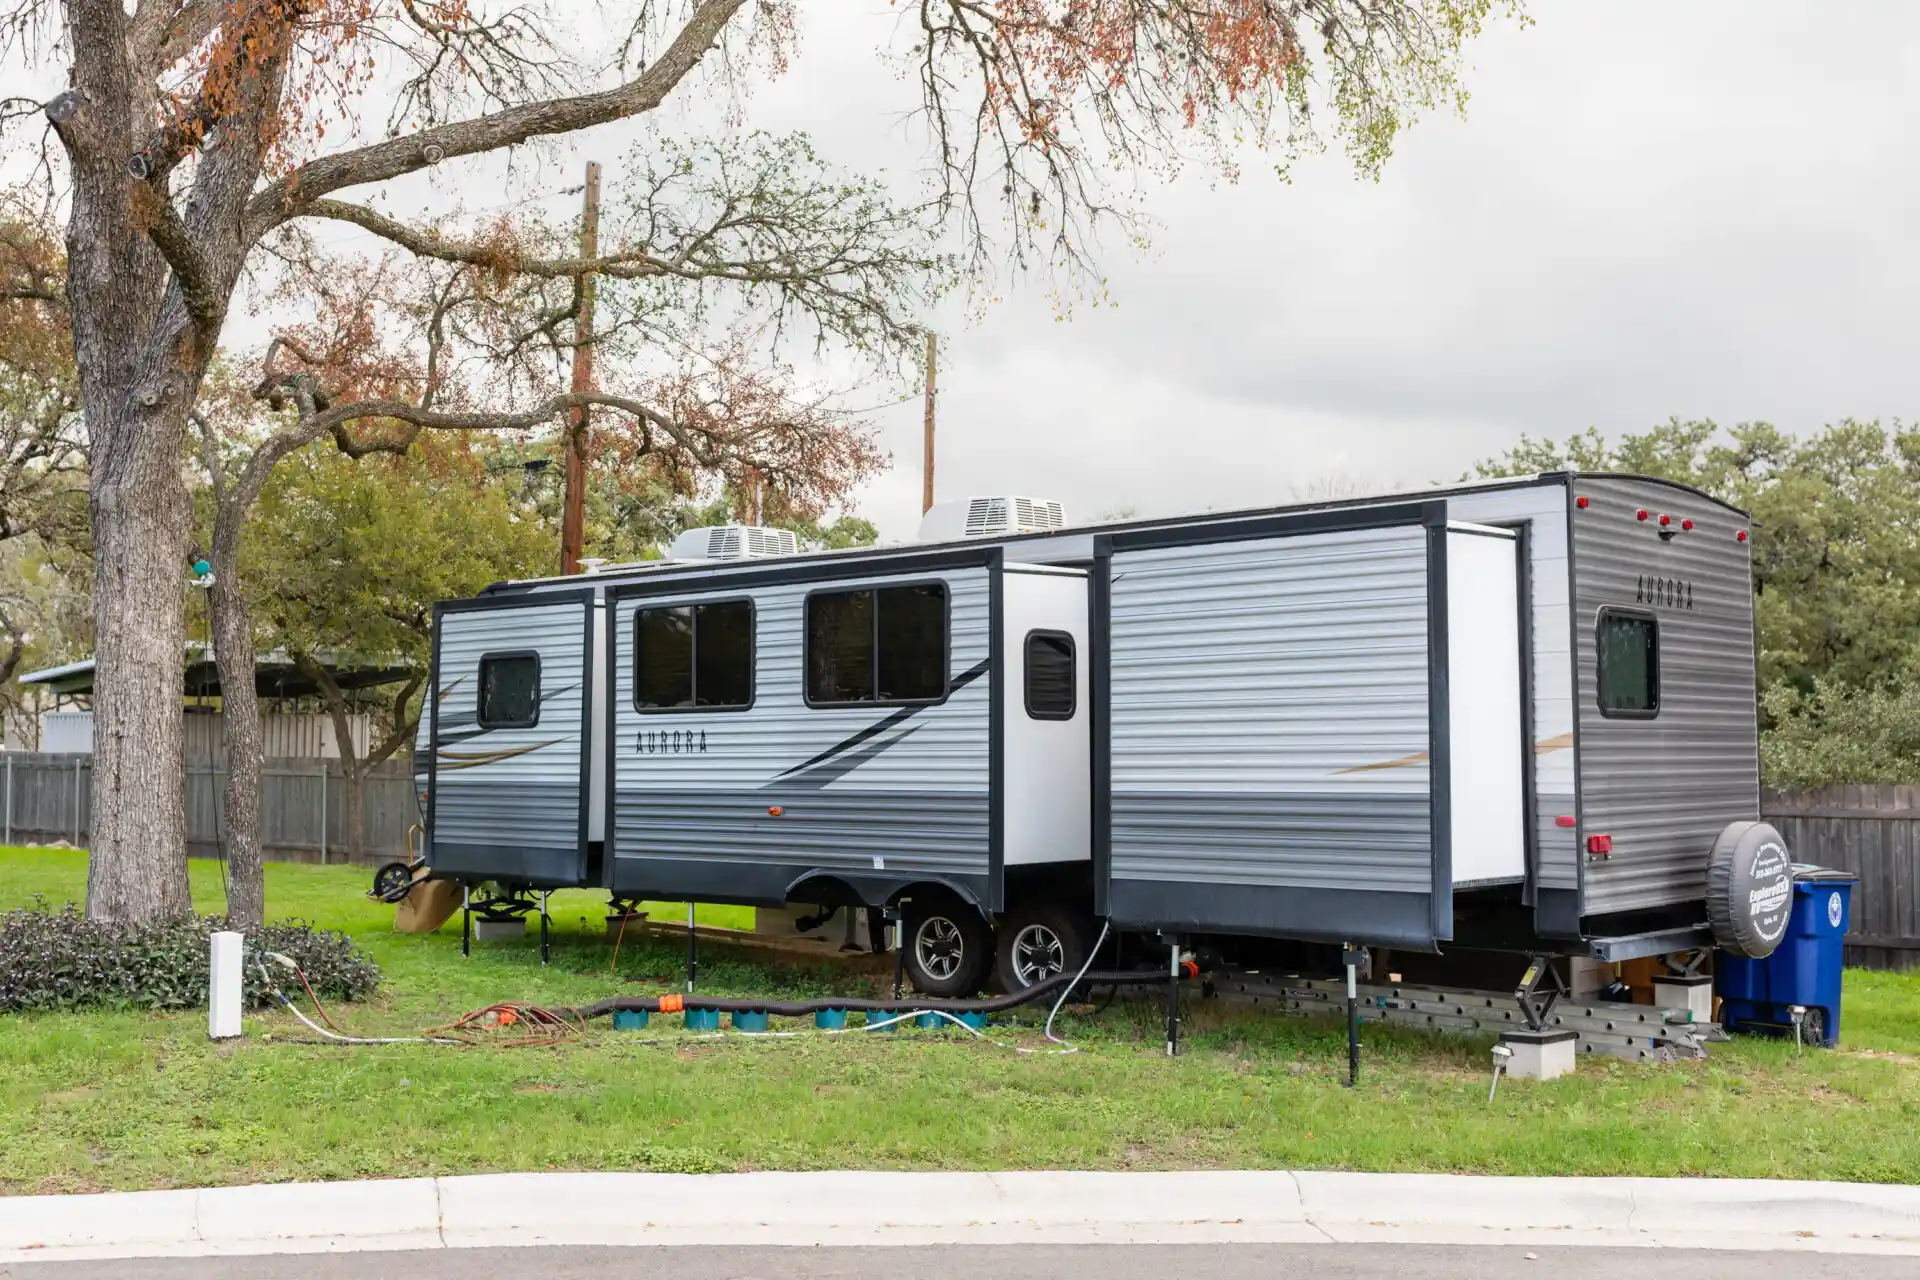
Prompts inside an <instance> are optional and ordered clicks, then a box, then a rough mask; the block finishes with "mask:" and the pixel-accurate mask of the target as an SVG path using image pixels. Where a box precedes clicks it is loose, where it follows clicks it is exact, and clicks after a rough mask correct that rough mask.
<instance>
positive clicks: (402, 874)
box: [373, 862, 413, 902]
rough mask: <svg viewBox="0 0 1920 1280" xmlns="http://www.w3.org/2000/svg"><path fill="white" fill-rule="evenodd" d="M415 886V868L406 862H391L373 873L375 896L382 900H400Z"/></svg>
mask: <svg viewBox="0 0 1920 1280" xmlns="http://www.w3.org/2000/svg"><path fill="white" fill-rule="evenodd" d="M411 888H413V868H412V867H410V866H408V865H407V864H406V863H404V862H389V863H387V864H385V865H384V866H382V867H381V868H380V869H379V870H378V871H376V872H374V873H373V896H374V897H376V898H378V899H380V900H381V901H382V902H398V901H400V899H402V898H404V897H406V896H407V890H409V889H411Z"/></svg>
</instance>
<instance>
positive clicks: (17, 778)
mask: <svg viewBox="0 0 1920 1280" xmlns="http://www.w3.org/2000/svg"><path fill="white" fill-rule="evenodd" d="M0 757H4V760H5V764H4V767H5V770H6V777H5V782H4V785H0V792H4V795H5V818H4V821H5V832H4V836H5V839H4V843H6V844H59V843H62V842H64V843H67V844H71V845H75V846H79V847H84V846H85V845H86V843H87V837H88V835H89V830H88V812H89V810H90V809H91V808H92V791H93V757H92V756H90V755H52V754H46V753H42V752H26V751H4V752H0ZM225 782H226V770H225V768H224V767H223V766H222V765H220V764H218V763H211V764H209V765H192V766H189V767H188V769H187V840H188V844H189V847H190V849H191V851H192V852H193V854H194V855H195V856H198V857H217V856H218V855H219V852H220V846H221V832H220V820H221V810H220V797H221V793H222V790H223V788H224V785H225ZM262 782H263V785H262V794H261V797H260V825H261V839H262V842H263V844H264V845H265V852H266V856H267V857H268V858H269V859H272V860H274V861H278V862H321V863H325V862H344V861H346V859H347V847H348V845H347V832H346V820H347V793H346V782H345V779H344V776H343V775H342V773H341V766H340V761H339V760H337V759H336V760H325V759H273V760H269V761H267V764H266V769H265V773H264V777H263V780H262ZM365 787H366V792H365V796H364V798H363V801H362V803H363V804H364V806H365V821H366V832H367V849H366V859H365V860H366V861H368V862H376V863H377V862H386V861H389V860H391V859H394V858H401V857H405V856H406V852H407V832H408V829H409V828H410V827H412V826H413V825H414V823H416V822H418V821H419V808H418V805H417V804H416V802H415V798H414V792H413V777H412V763H411V762H410V761H407V760H388V761H385V762H383V763H381V764H378V765H375V766H374V768H373V770H372V773H371V775H370V776H369V777H368V778H367V780H366V783H365ZM1761 810H1762V812H1763V813H1764V814H1765V815H1766V817H1767V820H1768V821H1770V822H1772V823H1773V824H1774V825H1775V826H1777V827H1778V828H1780V833H1781V834H1782V835H1783V836H1785V837H1786V839H1787V847H1788V848H1789V849H1791V850H1792V851H1793V855H1794V857H1795V858H1796V859H1797V860H1799V861H1801V862H1812V863H1818V864H1819V865H1821V866H1825V867H1836V868H1838V869H1840V870H1842V871H1850V872H1852V873H1853V874H1854V875H1856V876H1858V877H1859V878H1860V887H1859V888H1858V889H1857V890H1856V891H1855V893H1854V896H1853V922H1852V927H1851V929H1850V931H1849V932H1848V934H1847V963H1848V964H1851V965H1860V966H1864V967H1866V968H1870V969H1904V968H1908V967H1913V966H1920V787H1884V786H1879V787H1828V788H1826V789H1824V790H1821V791H1814V792H1807V793H1803V794H1797V795H1784V794H1774V793H1768V794H1767V795H1766V796H1765V797H1764V798H1763V799H1762V802H1761Z"/></svg>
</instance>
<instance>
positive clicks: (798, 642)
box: [612, 566, 994, 876]
mask: <svg viewBox="0 0 1920 1280" xmlns="http://www.w3.org/2000/svg"><path fill="white" fill-rule="evenodd" d="M849 567H850V569H851V568H853V566H849ZM934 580H938V581H942V582H944V583H945V584H946V586H947V592H948V609H949V635H948V657H947V662H948V677H949V679H950V680H952V681H954V682H956V683H958V682H960V681H961V680H962V679H965V678H966V677H967V674H968V673H969V672H970V671H973V669H974V668H984V666H985V664H986V662H987V658H988V653H989V647H990V635H989V630H988V625H987V617H988V609H989V599H988V582H989V577H988V572H987V570H986V569H984V568H975V569H965V570H949V571H945V572H939V573H933V574H914V575H885V574H881V575H867V576H860V575H857V574H855V575H852V576H849V577H848V578H846V579H836V580H833V581H830V582H816V583H812V584H782V585H774V586H764V585H763V586H757V587H751V588H746V589H734V590H725V589H717V590H716V589H709V590H699V589H697V585H703V584H689V589H688V590H686V591H685V592H672V593H668V594H653V595H648V596H646V597H642V598H625V599H621V600H619V601H617V602H616V606H615V610H614V627H613V629H614V655H615V656H614V668H613V673H612V674H613V679H612V686H613V693H614V704H613V705H614V716H615V725H614V730H615V731H614V779H615V791H616V799H615V804H616V812H615V820H614V845H615V851H616V854H617V856H618V857H619V858H620V859H622V860H623V861H624V860H627V859H662V860H673V859H686V858H697V859H703V860H707V861H710V862H719V863H750V864H758V865H760V866H762V867H769V866H779V867H797V868H802V869H807V870H821V871H844V872H849V873H853V872H866V873H871V872H875V871H885V872H888V873H894V872H902V871H908V872H928V873H939V872H952V873H957V874H963V875H979V876H984V875H985V874H986V872H987V863H988V848H987V844H988V832H987V826H988V824H987V816H988V778H989V768H990V758H991V757H990V752H989V750H988V745H989V720H990V715H991V690H992V688H993V683H994V682H993V680H992V678H991V675H990V673H987V672H985V671H984V670H980V671H973V675H972V677H971V678H970V679H967V680H966V683H965V684H964V685H963V686H962V687H959V688H956V689H954V690H953V691H952V692H951V693H950V694H949V695H948V698H947V700H946V701H945V702H943V703H940V704H937V705H931V706H925V707H920V708H912V709H909V708H897V707H888V706H875V707H859V706H853V707H831V708H820V707H809V706H808V705H807V704H806V699H805V668H804V637H805V631H806V615H805V602H806V597H807V596H808V595H809V594H810V593H811V592H814V591H838V590H846V589H849V588H854V587H860V586H886V585H893V584H906V583H914V582H927V581H934ZM742 596H747V597H750V598H751V599H752V600H753V603H754V636H755V643H754V703H753V706H752V708H751V709H750V710H747V711H732V712H729V711H707V712H701V711H684V712H682V711H675V712H656V713H642V712H640V711H639V710H638V709H636V708H635V706H634V701H633V698H634V694H633V679H634V672H633V652H634V648H633V628H634V613H635V611H636V610H638V609H640V608H645V607H656V606H660V605H667V604H688V603H697V602H699V601H702V600H723V599H738V598H741V597H742ZM882 726H884V727H882ZM876 727H878V728H879V732H877V733H873V734H872V735H871V736H870V737H867V738H864V739H861V740H860V741H859V742H857V743H855V744H854V745H852V746H846V747H845V749H843V750H838V751H836V748H842V747H843V746H844V745H845V744H848V743H849V741H850V740H852V739H854V738H856V736H857V735H861V734H863V733H866V732H868V731H870V730H874V729H876ZM816 758H820V759H819V761H818V763H817V764H816V765H814V766H813V767H811V768H809V767H807V766H808V762H809V761H814V760H816ZM775 807H777V808H779V809H780V813H779V815H777V816H776V815H774V814H772V813H771V812H770V809H772V808H775ZM623 874H625V873H623Z"/></svg>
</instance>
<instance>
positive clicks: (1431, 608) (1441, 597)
mask: <svg viewBox="0 0 1920 1280" xmlns="http://www.w3.org/2000/svg"><path fill="white" fill-rule="evenodd" d="M1426 524H1427V798H1428V801H1429V802H1430V803H1431V805H1432V813H1433V835H1432V842H1433V843H1432V847H1433V868H1432V875H1433V883H1432V886H1431V891H1432V895H1433V896H1432V899H1431V920H1432V925H1433V937H1434V938H1435V939H1437V940H1440V941H1446V940H1448V939H1451V938H1452V937H1453V728H1452V724H1453V693H1452V689H1453V675H1452V664H1451V657H1452V655H1451V653H1450V652H1449V651H1448V648H1447V622H1448V619H1447V608H1448V605H1447V537H1448V533H1449V530H1448V529H1447V517H1446V507H1445V506H1444V505H1443V506H1441V508H1440V514H1439V517H1438V519H1437V520H1436V519H1435V517H1434V515H1433V513H1432V512H1428V513H1427V516H1426Z"/></svg>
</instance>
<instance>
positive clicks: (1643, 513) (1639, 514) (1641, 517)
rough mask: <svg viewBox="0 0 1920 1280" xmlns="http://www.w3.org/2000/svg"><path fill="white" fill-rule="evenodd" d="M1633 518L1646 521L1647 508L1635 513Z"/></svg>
mask: <svg viewBox="0 0 1920 1280" xmlns="http://www.w3.org/2000/svg"><path fill="white" fill-rule="evenodd" d="M1633 518H1634V519H1635V520H1645V519H1646V518H1647V509H1646V508H1645V507H1642V508H1640V509H1639V510H1638V511H1636V512H1634V513H1633Z"/></svg>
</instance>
